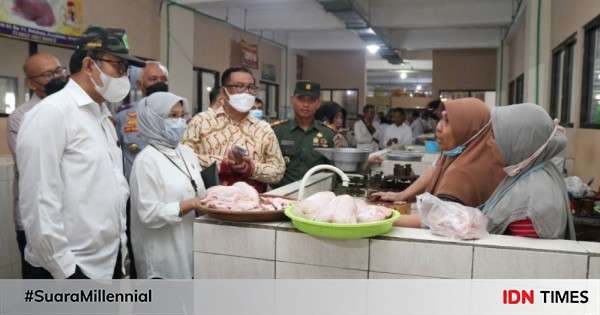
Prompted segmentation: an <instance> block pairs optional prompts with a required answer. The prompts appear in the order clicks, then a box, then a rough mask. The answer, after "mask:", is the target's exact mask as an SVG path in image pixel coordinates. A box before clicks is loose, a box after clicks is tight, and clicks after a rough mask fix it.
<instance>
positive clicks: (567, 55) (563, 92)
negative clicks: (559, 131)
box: [550, 34, 575, 127]
mask: <svg viewBox="0 0 600 315" xmlns="http://www.w3.org/2000/svg"><path fill="white" fill-rule="evenodd" d="M574 47H575V34H573V35H572V36H571V37H569V38H568V39H567V40H566V41H564V42H563V43H562V44H560V45H558V47H556V48H554V50H552V82H551V86H550V117H552V118H559V119H560V123H561V125H563V126H569V127H572V126H573V124H572V123H571V115H570V114H571V113H570V112H571V89H572V88H571V85H572V82H573V81H572V78H573V49H574Z"/></svg>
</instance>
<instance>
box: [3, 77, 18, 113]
mask: <svg viewBox="0 0 600 315" xmlns="http://www.w3.org/2000/svg"><path fill="white" fill-rule="evenodd" d="M17 84H18V81H17V78H14V77H4V76H0V114H2V116H5V115H8V114H10V113H12V112H13V111H14V110H15V107H16V106H17V96H18V95H19V93H18V90H17Z"/></svg>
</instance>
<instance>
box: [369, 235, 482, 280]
mask: <svg viewBox="0 0 600 315" xmlns="http://www.w3.org/2000/svg"><path fill="white" fill-rule="evenodd" d="M472 252H473V247H472V246H468V245H451V244H438V243H427V242H407V241H393V240H372V241H371V269H370V270H372V271H376V272H388V273H398V274H407V275H419V276H426V277H441V278H471V262H472Z"/></svg>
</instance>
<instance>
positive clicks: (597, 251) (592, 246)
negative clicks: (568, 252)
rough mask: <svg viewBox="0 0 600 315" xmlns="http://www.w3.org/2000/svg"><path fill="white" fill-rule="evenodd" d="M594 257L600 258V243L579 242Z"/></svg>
mask: <svg viewBox="0 0 600 315" xmlns="http://www.w3.org/2000/svg"><path fill="white" fill-rule="evenodd" d="M577 243H579V245H581V246H582V247H583V248H585V250H587V251H588V253H590V254H591V255H592V256H600V242H577Z"/></svg>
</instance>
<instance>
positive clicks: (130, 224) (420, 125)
mask: <svg viewBox="0 0 600 315" xmlns="http://www.w3.org/2000/svg"><path fill="white" fill-rule="evenodd" d="M129 66H136V67H141V68H142V73H141V75H140V76H139V79H138V80H137V82H136V84H137V87H138V88H139V90H140V91H141V93H142V96H143V98H141V99H140V100H139V101H137V102H132V103H129V104H126V105H124V106H122V107H121V108H119V110H118V112H117V113H116V115H114V116H113V115H112V114H111V112H110V111H109V109H108V107H107V105H106V104H107V102H111V103H115V102H120V101H122V100H123V99H124V98H125V97H126V96H127V95H128V94H129V93H130V90H131V84H130V81H129V78H128V77H127V73H128V68H129ZM23 70H24V72H25V75H26V77H27V81H26V82H27V86H28V87H29V88H30V89H31V91H32V92H33V94H32V97H31V98H30V99H29V101H28V102H26V103H24V104H22V105H20V106H19V107H18V108H17V110H16V111H15V112H14V113H13V114H12V115H11V116H10V118H9V134H8V136H9V144H10V149H11V152H12V153H13V155H14V158H15V161H16V164H17V176H18V177H16V178H17V179H16V181H15V182H16V183H17V185H15V194H14V218H15V227H16V232H17V240H18V244H19V249H20V250H21V254H22V266H23V268H22V273H23V278H26V279H49V278H75V279H77V278H79V279H85V278H92V279H107V278H122V277H124V276H129V277H133V278H136V277H137V278H143V279H161V278H181V279H189V278H192V276H193V257H192V239H193V238H192V221H193V218H194V217H195V215H196V214H197V210H198V209H199V208H200V201H201V200H202V198H203V197H204V196H205V194H206V189H207V188H209V187H210V186H211V185H215V184H216V183H219V184H221V185H230V184H233V183H235V182H237V181H244V182H246V183H248V184H250V185H252V186H253V187H254V188H256V190H257V191H259V192H265V191H267V190H268V189H269V187H271V188H274V187H279V186H282V185H286V184H289V183H292V182H294V181H297V180H299V179H301V178H302V176H303V175H304V174H305V173H306V171H307V170H308V169H310V168H311V167H313V166H315V165H318V164H327V163H331V162H330V161H329V160H327V158H325V157H324V156H323V155H321V154H320V153H318V152H316V151H315V150H314V148H315V147H348V146H356V147H357V148H364V149H368V150H370V151H377V150H379V149H381V148H385V147H392V146H403V145H408V144H413V143H415V142H416V141H419V139H420V138H419V137H420V136H421V135H423V134H426V133H432V132H435V133H436V135H437V138H438V141H439V143H440V147H441V149H442V151H443V152H442V155H441V156H440V158H439V159H438V161H437V162H436V163H435V165H434V166H433V167H432V168H431V169H430V170H428V171H427V172H426V173H425V174H424V175H423V176H421V177H420V178H419V179H418V180H417V182H415V183H414V184H413V185H412V186H411V187H409V188H408V189H407V190H405V191H403V192H401V193H380V196H381V197H382V198H383V199H387V200H392V201H403V200H411V199H413V198H414V197H415V196H416V195H417V194H419V193H422V192H424V191H429V192H432V193H434V194H436V195H438V196H439V197H441V198H444V199H445V200H451V201H455V202H459V203H461V204H464V205H469V206H479V207H481V208H482V209H483V210H482V211H484V213H486V214H487V215H488V216H489V217H490V218H491V219H492V223H493V226H492V227H491V230H492V231H494V232H495V233H504V232H505V231H506V230H511V229H515V228H516V227H517V225H516V224H518V225H519V226H525V227H527V228H528V229H529V230H528V231H529V232H530V234H531V230H533V232H535V235H534V236H537V237H544V238H558V237H569V236H571V235H572V228H571V229H570V228H569V226H570V225H569V224H570V216H569V215H568V214H567V212H565V211H563V209H564V207H566V206H567V205H566V204H565V203H566V201H565V199H564V196H563V195H562V194H561V193H562V192H563V191H564V184H563V185H562V186H561V185H560V183H562V181H559V180H558V179H560V178H559V177H560V174H557V171H556V169H555V168H553V165H552V164H551V163H549V162H548V161H549V160H550V159H551V158H552V157H554V156H555V155H556V154H558V153H559V152H560V151H561V150H562V149H563V148H564V145H565V140H564V139H563V138H562V137H564V135H563V134H562V133H560V132H557V128H558V127H556V126H555V125H554V124H553V122H552V120H551V119H550V118H549V116H548V115H547V114H546V113H545V112H544V111H543V110H541V109H540V108H539V107H536V106H535V105H515V106H509V107H505V108H499V109H497V110H495V111H494V112H493V113H492V114H491V115H490V111H489V109H488V108H487V107H486V106H485V104H483V103H482V102H481V101H478V100H475V99H463V100H457V101H449V102H444V103H441V102H439V101H437V102H434V103H432V104H430V106H429V107H430V108H429V111H424V112H416V114H415V113H413V114H411V115H410V117H407V115H406V113H405V111H404V110H402V109H393V110H391V111H390V112H389V114H388V116H387V117H386V116H385V115H383V114H381V115H378V114H376V112H375V108H374V107H373V106H372V105H366V106H365V107H364V109H363V113H362V116H361V118H360V120H358V121H357V122H356V123H355V124H354V126H353V128H348V127H347V126H346V121H347V117H346V115H347V113H346V111H345V110H344V109H343V108H342V107H341V106H340V105H339V104H337V103H334V102H326V103H323V104H321V99H320V95H321V93H320V85H319V84H318V83H316V82H310V81H299V82H297V84H296V85H295V90H294V95H293V97H292V100H291V101H292V105H293V112H294V117H293V119H289V120H282V121H278V122H275V123H272V124H269V123H267V122H266V121H265V120H264V119H263V109H262V108H263V104H262V102H261V101H260V100H258V99H257V98H256V94H257V90H258V87H257V86H256V79H255V78H254V76H253V74H252V72H251V71H249V70H248V69H246V68H244V67H231V68H228V69H226V70H225V71H224V72H223V75H222V77H221V82H220V86H219V87H216V88H214V89H213V91H211V95H210V102H211V104H210V108H209V109H208V110H206V111H204V112H200V113H198V114H196V115H194V116H193V117H192V116H191V113H189V112H187V110H188V108H190V106H189V104H188V101H187V100H186V99H185V98H183V97H180V96H177V95H175V94H173V93H171V92H169V80H168V78H169V73H168V70H167V69H166V68H165V67H164V66H163V65H162V64H160V63H158V62H155V61H142V60H140V59H138V58H135V57H133V56H131V55H130V54H129V48H128V43H127V40H126V34H125V32H124V31H123V30H121V29H109V28H101V27H90V28H88V29H87V30H86V31H85V33H84V36H83V37H82V39H81V40H80V41H79V43H78V45H77V47H76V50H75V51H74V53H73V55H72V57H71V60H70V63H69V71H68V72H69V73H70V74H69V75H68V74H67V70H66V69H65V68H64V67H63V66H62V65H61V64H60V62H59V61H58V60H57V58H55V57H54V56H52V55H49V54H44V53H39V54H35V55H32V56H30V57H29V58H27V60H26V62H25V65H24V67H23ZM408 118H410V119H408ZM438 120H439V122H438ZM523 133H531V134H532V136H531V137H519V134H523ZM507 169H508V171H507ZM507 174H508V175H507ZM520 187H533V188H534V189H530V190H522V189H519V188H520ZM548 187H551V189H553V190H552V191H553V192H554V193H553V194H552V197H551V200H544V201H542V200H539V198H535V194H536V193H539V191H538V190H541V189H542V188H543V189H548ZM536 189H537V190H536ZM517 209H518V211H517ZM513 210H514V211H513ZM398 225H403V226H420V218H418V216H416V217H415V216H403V217H402V218H401V219H400V220H399V221H398ZM521 229H522V228H521ZM517 235H521V234H518V233H517ZM526 236H527V235H526ZM529 236H532V235H529Z"/></svg>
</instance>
